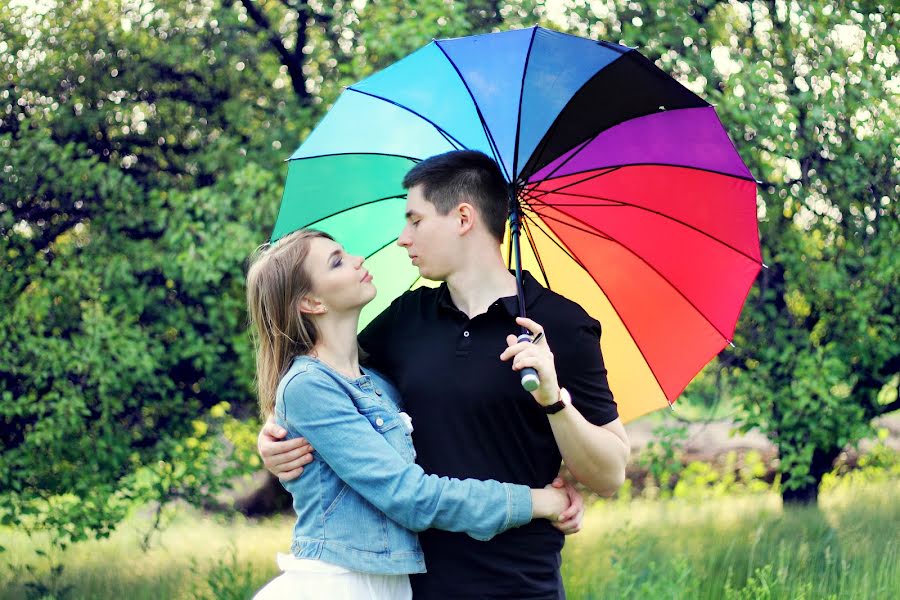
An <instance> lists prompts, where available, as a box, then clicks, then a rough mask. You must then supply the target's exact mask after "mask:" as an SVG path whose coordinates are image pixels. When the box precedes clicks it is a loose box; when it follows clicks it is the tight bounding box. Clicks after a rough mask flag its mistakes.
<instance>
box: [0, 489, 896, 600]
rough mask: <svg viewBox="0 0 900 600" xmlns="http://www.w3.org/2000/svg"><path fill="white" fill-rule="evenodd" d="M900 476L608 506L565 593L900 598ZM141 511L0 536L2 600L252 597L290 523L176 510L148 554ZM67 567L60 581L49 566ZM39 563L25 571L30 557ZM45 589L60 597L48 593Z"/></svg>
mask: <svg viewBox="0 0 900 600" xmlns="http://www.w3.org/2000/svg"><path fill="white" fill-rule="evenodd" d="M898 498H900V481H897V480H892V481H888V482H882V483H873V484H866V485H856V486H855V487H854V486H851V485H849V484H848V485H838V486H836V487H835V488H834V489H832V490H830V491H829V492H828V493H827V494H826V495H825V496H823V498H822V500H821V510H819V509H816V508H800V509H794V508H792V509H789V510H787V511H785V510H782V508H781V504H780V502H779V500H778V498H777V497H776V496H775V495H774V494H762V495H756V496H733V497H725V498H720V499H715V500H704V501H700V502H696V501H695V502H686V501H679V500H669V501H649V500H633V501H631V502H629V503H624V502H610V501H603V502H600V503H598V504H597V505H595V506H594V507H592V508H591V509H590V510H589V511H588V513H587V515H586V518H585V526H584V529H583V531H582V532H581V533H579V534H578V535H577V536H574V537H571V538H569V539H568V541H567V543H566V548H565V550H564V553H563V576H564V578H565V581H566V589H567V591H568V596H569V598H571V599H573V600H578V599H590V598H653V599H654V600H656V599H664V598H685V599H694V598H698V599H705V598H710V599H712V598H715V599H717V600H718V599H722V598H724V599H729V598H734V599H744V598H747V599H749V598H786V599H787V598H790V599H792V600H794V599H804V598H806V599H812V598H816V599H818V598H840V599H841V600H843V599H845V598H860V599H863V598H865V599H866V600H870V599H878V598H896V597H900V547H898V539H897V538H898V536H897V531H898V523H900V505H898V502H897V499H898ZM147 524H148V519H147V517H146V516H141V515H135V516H134V517H132V518H131V519H129V520H128V521H127V522H126V523H125V524H124V525H123V526H122V527H121V528H120V529H119V531H117V532H116V533H115V534H114V535H113V536H112V537H111V538H110V539H108V540H102V541H92V542H86V543H83V544H79V545H77V546H75V547H73V548H70V549H69V550H67V551H65V552H64V553H61V554H59V553H56V554H54V553H51V554H50V557H49V558H50V560H47V559H37V558H35V555H34V550H35V549H36V548H46V543H47V542H46V539H40V538H36V539H32V538H28V537H27V536H25V535H23V534H20V533H17V532H14V531H11V530H0V538H2V540H3V541H2V545H3V546H5V547H6V552H5V553H3V554H0V597H2V598H26V597H27V589H26V587H25V585H24V584H25V583H26V582H27V581H29V580H31V581H38V582H41V583H42V584H43V585H45V586H46V588H48V589H51V590H52V589H54V588H55V589H58V590H62V591H63V593H61V594H57V597H68V598H90V599H92V600H93V599H97V600H99V599H103V598H123V597H124V598H128V599H129V600H139V599H143V598H148V599H149V598H154V599H157V598H207V597H216V598H248V597H249V596H250V595H252V591H253V590H255V589H257V588H258V587H260V586H262V585H263V584H264V583H265V582H266V581H267V580H268V579H269V578H271V577H273V576H274V575H275V574H276V567H275V561H274V556H275V553H276V552H278V551H283V550H284V549H285V547H286V546H287V544H288V536H289V535H290V529H291V519H290V518H288V517H278V518H273V519H268V520H264V521H247V520H245V519H236V520H233V521H231V522H226V521H224V520H221V519H213V518H209V517H207V516H204V515H202V514H200V513H198V512H195V511H192V510H188V509H183V508H182V509H179V510H178V511H177V512H176V513H175V516H174V520H173V521H172V522H171V524H170V525H169V526H168V527H167V528H166V529H165V530H164V531H163V532H162V534H161V535H160V537H159V538H158V539H157V541H156V543H154V545H153V547H152V548H151V549H150V550H149V551H148V552H146V553H142V552H141V551H140V549H139V540H140V537H141V532H142V531H143V529H144V528H146V527H147ZM54 561H58V562H59V563H60V564H62V565H63V567H64V568H63V569H62V571H61V572H60V573H59V574H58V575H56V576H53V575H52V574H51V572H50V563H52V562H54ZM29 563H33V564H36V565H38V566H37V569H36V570H35V571H34V572H32V573H29V572H28V571H27V570H26V569H25V565H26V564H29ZM47 597H53V595H52V594H50V595H48V596H47Z"/></svg>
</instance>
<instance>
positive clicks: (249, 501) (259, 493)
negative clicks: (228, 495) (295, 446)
mask: <svg viewBox="0 0 900 600" xmlns="http://www.w3.org/2000/svg"><path fill="white" fill-rule="evenodd" d="M235 508H237V510H238V511H239V512H241V513H242V514H243V515H245V516H247V517H264V516H268V515H272V514H275V513H278V512H284V511H287V510H289V509H290V508H291V495H290V494H288V493H287V491H286V490H285V489H284V488H283V487H282V486H281V483H280V482H279V481H278V478H277V477H275V476H274V475H272V474H271V473H266V479H265V481H264V482H263V484H262V485H261V486H260V487H258V488H257V489H256V490H255V491H253V492H252V493H251V494H250V495H248V496H246V497H244V498H240V499H238V500H237V501H235Z"/></svg>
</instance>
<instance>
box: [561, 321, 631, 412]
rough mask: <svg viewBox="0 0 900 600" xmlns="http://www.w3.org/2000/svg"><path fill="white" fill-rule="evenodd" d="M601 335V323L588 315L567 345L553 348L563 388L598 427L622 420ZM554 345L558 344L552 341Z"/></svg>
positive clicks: (575, 404)
mask: <svg viewBox="0 0 900 600" xmlns="http://www.w3.org/2000/svg"><path fill="white" fill-rule="evenodd" d="M600 332H601V328H600V323H599V322H598V321H597V320H596V319H593V318H591V317H590V316H588V315H587V314H585V315H584V320H583V321H582V322H580V323H579V324H578V326H577V327H576V329H575V331H574V332H573V334H572V336H571V337H570V339H569V340H567V343H565V344H561V345H559V346H558V347H554V348H553V354H554V357H555V361H554V362H555V363H556V365H557V374H558V378H559V383H560V385H561V386H563V387H565V388H566V389H567V390H569V393H570V394H571V395H572V404H573V405H574V406H575V408H577V409H578V412H580V413H581V414H582V415H584V418H585V419H587V420H588V421H589V422H591V423H593V424H594V425H606V424H607V423H610V422H612V421H615V420H616V419H617V418H618V417H619V411H618V409H617V407H616V402H615V400H614V399H613V394H612V391H611V390H610V389H609V382H608V381H607V377H606V366H605V365H604V363H603V353H602V351H601V349H600ZM550 343H551V345H554V343H553V340H552V339H551V341H550Z"/></svg>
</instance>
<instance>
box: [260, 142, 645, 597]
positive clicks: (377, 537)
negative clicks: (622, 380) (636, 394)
mask: <svg viewBox="0 0 900 600" xmlns="http://www.w3.org/2000/svg"><path fill="white" fill-rule="evenodd" d="M403 186H404V188H406V189H407V192H408V194H407V205H406V209H407V210H406V222H405V224H404V225H403V229H402V231H401V232H400V235H399V238H398V240H397V243H398V245H400V246H401V247H403V248H404V249H406V250H407V252H408V254H409V256H410V258H411V260H412V262H413V265H415V266H416V267H417V268H418V270H419V274H420V275H421V276H422V277H425V278H427V279H431V280H437V281H442V282H443V283H442V284H441V285H440V287H437V288H427V287H423V288H418V289H416V290H412V291H408V292H406V293H404V294H403V295H402V296H400V297H399V298H397V299H396V300H394V301H393V303H391V305H390V306H389V307H388V308H387V309H386V310H385V311H384V312H382V313H381V314H380V315H379V316H377V317H376V318H375V319H374V320H373V321H372V322H371V323H370V324H369V325H368V326H367V327H366V328H365V329H364V330H363V331H362V332H360V333H359V334H358V336H357V328H358V323H359V316H360V312H361V310H362V308H363V307H364V306H365V305H366V304H367V303H368V302H370V301H371V300H372V299H373V298H374V297H375V294H376V286H377V284H378V282H377V281H373V280H372V277H371V275H369V273H368V271H367V269H366V265H365V262H364V259H363V258H362V257H359V256H352V255H349V254H347V252H345V251H344V249H343V247H342V246H341V244H340V240H334V239H332V238H331V237H330V236H329V235H328V234H327V233H324V232H319V231H314V230H300V231H296V232H294V233H291V234H288V235H286V236H284V237H283V238H281V239H279V240H278V241H277V242H275V243H273V244H267V245H265V246H263V247H261V248H260V249H259V250H257V252H256V253H255V254H254V256H253V257H252V259H251V265H250V268H249V271H248V274H247V301H248V309H249V313H250V321H251V325H252V327H253V331H254V335H255V338H256V341H257V382H258V396H259V403H260V407H261V410H262V413H263V415H264V416H265V417H266V418H267V419H268V420H267V423H266V425H265V426H264V427H263V430H262V431H261V432H260V436H259V450H260V454H261V455H262V457H263V460H264V462H265V464H266V467H267V468H268V469H269V470H270V471H271V472H273V473H274V474H276V475H277V476H278V477H279V478H280V479H281V480H282V483H283V485H284V487H285V488H286V489H287V490H288V491H289V492H290V493H291V496H292V499H293V506H294V509H295V511H296V513H297V521H296V524H295V526H294V530H293V537H292V543H291V553H290V554H285V555H279V557H278V562H279V566H280V568H281V570H282V571H283V573H282V574H281V575H280V576H278V577H276V578H275V579H274V580H273V581H271V582H270V583H269V584H268V585H267V586H266V587H264V588H263V589H262V590H260V592H259V593H258V594H257V596H256V597H257V598H258V599H259V600H268V599H276V598H283V599H288V598H296V599H318V598H323V599H324V598H327V599H330V600H331V599H340V598H347V599H351V598H352V599H356V598H361V599H403V598H410V597H415V598H416V599H432V598H434V599H436V598H441V599H443V598H517V599H524V598H535V599H545V598H546V599H550V598H553V599H557V598H564V597H565V591H564V588H563V584H562V579H561V577H560V551H561V549H562V546H563V540H564V535H566V534H570V533H575V532H577V531H578V530H579V529H580V527H581V520H582V515H583V511H584V505H583V501H582V499H581V497H580V495H579V494H578V492H577V491H575V489H574V488H573V487H572V485H571V484H570V483H569V482H565V481H562V480H561V479H559V478H558V477H557V474H558V472H559V468H560V463H561V460H565V462H566V465H567V467H568V470H569V472H570V473H571V474H572V475H573V476H574V477H575V478H576V479H577V480H578V481H579V482H581V483H582V484H584V485H585V486H587V487H588V488H590V489H591V490H593V491H596V492H598V493H600V494H604V495H609V494H612V493H613V492H615V490H616V489H618V487H619V486H620V485H621V483H622V481H623V480H624V473H625V463H626V461H627V458H628V440H627V437H626V434H625V430H624V427H623V425H622V423H621V421H620V420H619V418H618V413H617V410H616V404H615V402H614V401H613V397H612V394H611V393H610V390H609V386H608V384H607V377H606V369H605V367H604V364H603V357H602V355H601V351H600V345H599V339H600V324H599V323H598V322H597V321H596V320H595V319H593V318H592V317H590V316H589V315H588V314H587V313H586V312H585V311H584V310H583V309H582V308H581V307H580V306H579V305H577V304H576V303H574V302H572V301H570V300H567V299H566V298H564V297H562V296H560V295H558V294H556V293H554V292H552V291H550V290H548V289H546V288H544V287H543V286H541V285H540V284H539V283H538V282H537V281H536V280H535V279H534V277H533V276H531V275H530V274H529V273H527V272H525V273H524V274H523V290H524V302H525V311H526V314H527V315H528V316H529V318H528V319H522V318H519V317H517V315H518V314H519V306H518V297H517V290H516V279H515V277H514V275H512V274H511V273H510V272H509V271H508V270H507V268H506V266H505V264H504V262H503V259H502V255H501V251H500V244H501V242H502V240H503V234H504V230H505V226H506V219H507V191H506V182H505V180H504V178H503V175H502V173H501V171H500V168H499V167H498V165H497V164H496V163H495V162H494V161H493V160H492V159H491V158H489V157H488V156H486V155H484V154H482V153H479V152H474V151H466V150H464V151H455V152H449V153H446V154H441V155H438V156H435V157H432V158H429V159H427V160H424V161H422V162H420V163H419V164H417V165H416V166H415V167H414V168H413V169H412V170H411V171H409V173H407V175H406V177H405V178H404V181H403ZM522 327H525V328H527V329H528V330H530V331H531V333H532V335H533V336H535V338H537V341H536V343H529V342H527V341H525V342H518V341H517V339H516V335H515V334H516V332H517V331H519V330H521V328H522ZM551 349H552V352H551ZM526 367H531V368H533V369H535V370H536V371H537V373H538V376H539V378H540V387H538V388H537V389H536V390H534V391H533V392H531V393H529V392H526V391H525V390H524V389H523V388H522V386H521V384H520V382H519V373H518V372H519V371H520V370H521V369H523V368H526Z"/></svg>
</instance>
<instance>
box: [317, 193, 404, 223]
mask: <svg viewBox="0 0 900 600" xmlns="http://www.w3.org/2000/svg"><path fill="white" fill-rule="evenodd" d="M400 198H406V194H398V195H396V196H387V197H386V198H378V199H377V200H370V201H368V202H363V203H361V204H354V205H353V206H348V207H347V208H344V209H341V210H339V211H337V212H335V213H331V214H330V215H325V216H324V217H321V218H319V219H316V220H315V221H310V222H309V223H308V224H306V225H303V227H310V226H311V225H315V224H316V223H321V222H322V221H324V220H325V219H330V218H331V217H336V216H337V215H341V214H344V213H345V212H348V211H351V210H356V209H357V208H359V207H360V206H368V205H370V204H376V203H378V202H385V201H386V200H398V199H400Z"/></svg>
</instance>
